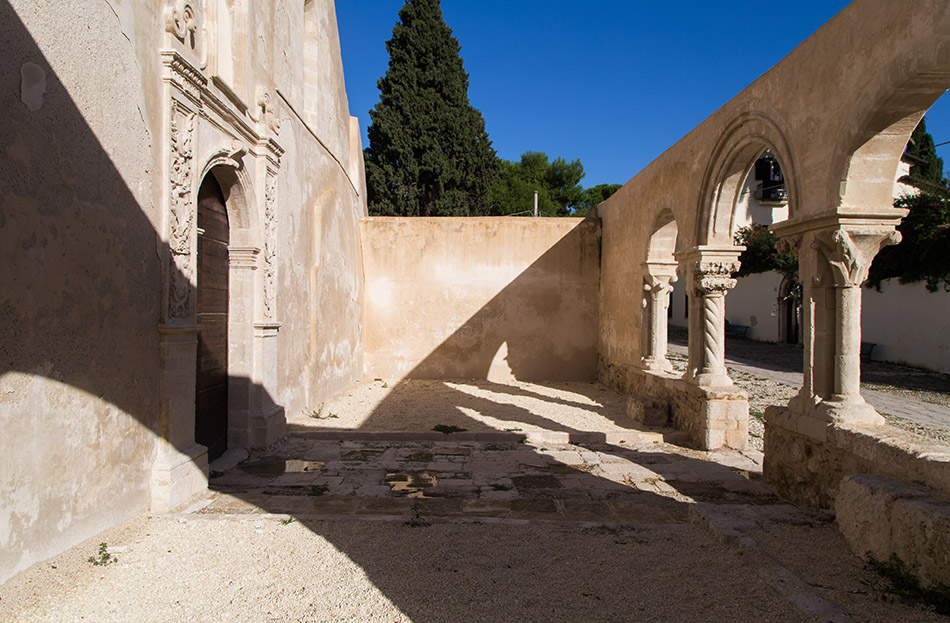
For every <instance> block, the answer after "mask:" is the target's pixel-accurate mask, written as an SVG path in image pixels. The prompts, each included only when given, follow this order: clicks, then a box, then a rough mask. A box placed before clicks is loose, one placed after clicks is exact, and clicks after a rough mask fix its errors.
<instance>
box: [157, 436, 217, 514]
mask: <svg viewBox="0 0 950 623" xmlns="http://www.w3.org/2000/svg"><path fill="white" fill-rule="evenodd" d="M160 443H161V445H162V448H161V449H159V456H158V458H157V459H156V460H155V464H154V465H153V466H152V477H151V482H150V489H151V491H150V500H149V510H150V511H151V512H153V513H170V512H172V511H175V510H178V509H180V508H181V507H183V506H185V505H186V504H189V503H191V502H194V501H195V500H197V499H198V498H200V497H201V496H203V495H204V494H205V493H206V492H207V490H208V448H206V447H205V446H202V445H201V444H197V443H196V444H193V445H192V446H190V447H187V448H184V449H182V450H179V449H178V448H175V447H174V446H171V445H170V444H168V442H166V441H162V442H160Z"/></svg>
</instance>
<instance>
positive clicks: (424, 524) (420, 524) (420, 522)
mask: <svg viewBox="0 0 950 623" xmlns="http://www.w3.org/2000/svg"><path fill="white" fill-rule="evenodd" d="M410 509H411V510H412V516H411V517H410V518H409V519H408V520H406V522H405V523H404V524H403V525H404V526H409V527H410V528H428V527H429V526H430V525H432V524H431V523H430V522H429V520H428V519H426V518H425V517H423V516H422V511H421V510H420V509H419V503H418V502H413V503H412V506H411V507H410Z"/></svg>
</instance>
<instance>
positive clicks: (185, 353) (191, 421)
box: [149, 324, 208, 513]
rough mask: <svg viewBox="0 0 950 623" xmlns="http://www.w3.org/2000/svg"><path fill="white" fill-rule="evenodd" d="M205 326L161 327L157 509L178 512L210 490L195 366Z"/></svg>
mask: <svg viewBox="0 0 950 623" xmlns="http://www.w3.org/2000/svg"><path fill="white" fill-rule="evenodd" d="M200 330H201V327H200V326H198V325H195V324H188V325H185V324H183V325H162V326H160V327H159V335H160V338H159V339H160V352H161V358H162V361H161V380H160V388H161V403H160V406H159V430H158V431H157V433H158V441H157V443H158V448H157V453H156V458H155V463H154V465H153V466H152V476H151V500H150V504H149V508H150V509H151V511H152V512H155V513H166V512H170V511H173V510H176V509H178V508H180V507H182V506H184V505H185V504H188V503H189V502H192V501H194V500H195V499H197V498H198V497H200V496H201V495H203V494H204V493H205V491H206V490H207V488H208V449H207V448H205V447H204V446H202V445H200V444H197V443H195V368H196V365H197V347H198V332H199V331H200Z"/></svg>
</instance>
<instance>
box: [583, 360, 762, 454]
mask: <svg viewBox="0 0 950 623" xmlns="http://www.w3.org/2000/svg"><path fill="white" fill-rule="evenodd" d="M599 369H600V372H599V379H600V382H601V383H603V384H604V385H607V386H608V387H611V388H613V389H615V390H616V391H618V392H620V393H621V394H624V395H626V396H629V397H630V398H629V400H632V401H634V405H635V406H633V407H632V408H631V406H628V414H629V415H631V417H633V418H634V419H636V420H638V421H640V422H641V423H642V424H645V425H648V426H672V427H673V428H676V429H677V430H681V431H684V432H686V433H687V434H688V435H689V438H690V442H691V443H692V444H693V445H694V446H695V447H697V448H699V449H702V450H714V449H716V448H719V447H722V446H728V447H730V448H735V449H738V450H742V449H744V448H745V447H746V445H747V444H748V441H749V402H748V394H746V392H745V391H744V390H742V389H739V388H737V387H736V388H731V389H725V388H707V387H700V386H697V385H694V384H692V383H688V382H686V381H685V380H683V379H682V378H681V377H680V376H679V375H674V374H672V373H666V372H657V371H652V370H644V369H642V368H639V367H635V366H618V365H613V364H610V363H609V362H607V361H605V360H604V359H603V358H600V365H599ZM664 415H665V417H664Z"/></svg>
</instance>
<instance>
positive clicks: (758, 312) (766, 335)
mask: <svg viewBox="0 0 950 623" xmlns="http://www.w3.org/2000/svg"><path fill="white" fill-rule="evenodd" d="M781 285H782V275H780V274H779V273H777V272H774V271H769V272H765V273H755V274H753V275H747V276H745V277H741V278H739V279H738V280H737V283H736V287H735V288H733V289H732V290H731V291H730V292H729V295H728V296H727V297H726V320H728V321H729V322H731V323H733V324H741V325H745V326H747V327H749V332H748V333H747V334H746V337H747V338H749V339H751V340H763V341H767V342H782V341H784V337H785V336H784V334H783V333H782V331H781V327H780V326H779V322H780V320H781V317H780V314H779V301H778V295H779V287H780V286H781ZM727 352H728V347H727Z"/></svg>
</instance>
